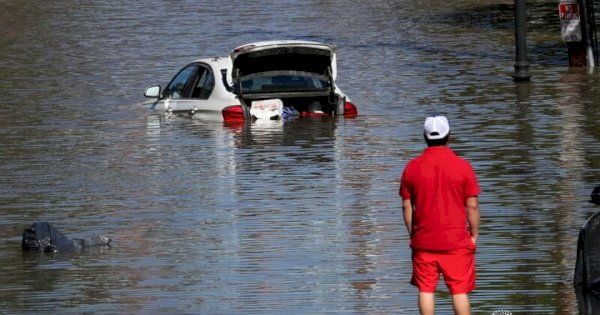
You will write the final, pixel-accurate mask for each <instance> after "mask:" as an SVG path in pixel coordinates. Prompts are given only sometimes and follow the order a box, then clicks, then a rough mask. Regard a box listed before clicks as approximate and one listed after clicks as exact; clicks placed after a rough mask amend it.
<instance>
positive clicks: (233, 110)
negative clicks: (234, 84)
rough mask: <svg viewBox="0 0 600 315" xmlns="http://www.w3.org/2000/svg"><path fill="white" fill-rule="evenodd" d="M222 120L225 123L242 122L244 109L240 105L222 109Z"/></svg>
mask: <svg viewBox="0 0 600 315" xmlns="http://www.w3.org/2000/svg"><path fill="white" fill-rule="evenodd" d="M221 113H223V120H224V121H225V122H230V121H243V120H244V109H243V108H242V105H231V106H227V107H225V108H223V110H222V111H221Z"/></svg>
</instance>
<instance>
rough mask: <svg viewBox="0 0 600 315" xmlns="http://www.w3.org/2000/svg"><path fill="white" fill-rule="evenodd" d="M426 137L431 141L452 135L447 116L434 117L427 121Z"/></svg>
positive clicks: (428, 118)
mask: <svg viewBox="0 0 600 315" xmlns="http://www.w3.org/2000/svg"><path fill="white" fill-rule="evenodd" d="M424 127H425V137H427V139H429V140H437V139H443V138H444V137H446V136H447V135H448V133H450V124H449V123H448V119H447V118H446V117H445V116H441V115H433V116H429V117H427V119H425V125H424Z"/></svg>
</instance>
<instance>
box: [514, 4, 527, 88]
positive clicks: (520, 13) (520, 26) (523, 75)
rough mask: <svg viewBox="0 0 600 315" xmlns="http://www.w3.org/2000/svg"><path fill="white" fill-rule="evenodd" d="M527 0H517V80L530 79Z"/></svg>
mask: <svg viewBox="0 0 600 315" xmlns="http://www.w3.org/2000/svg"><path fill="white" fill-rule="evenodd" d="M525 13H526V8H525V0H515V42H516V61H515V73H514V74H513V79H514V80H515V81H518V82H519V81H529V79H530V78H531V74H530V73H529V60H527V36H526V35H527V30H526V23H525Z"/></svg>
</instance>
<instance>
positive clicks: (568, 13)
mask: <svg viewBox="0 0 600 315" xmlns="http://www.w3.org/2000/svg"><path fill="white" fill-rule="evenodd" d="M558 15H559V17H560V35H561V37H562V39H563V40H564V41H566V42H580V41H581V38H582V36H581V19H580V18H579V5H578V4H577V3H570V2H563V3H560V4H559V5H558Z"/></svg>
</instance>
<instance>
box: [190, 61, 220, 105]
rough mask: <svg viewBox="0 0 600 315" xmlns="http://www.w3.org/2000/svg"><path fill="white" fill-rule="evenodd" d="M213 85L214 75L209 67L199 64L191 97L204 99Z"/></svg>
mask: <svg viewBox="0 0 600 315" xmlns="http://www.w3.org/2000/svg"><path fill="white" fill-rule="evenodd" d="M214 86H215V77H214V75H213V73H212V72H211V71H210V69H208V68H206V67H203V66H200V68H199V70H198V73H197V75H196V79H195V83H194V85H193V87H194V89H193V92H192V95H191V98H199V99H203V100H206V99H208V97H209V96H210V93H211V92H212V90H213V88H214Z"/></svg>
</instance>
